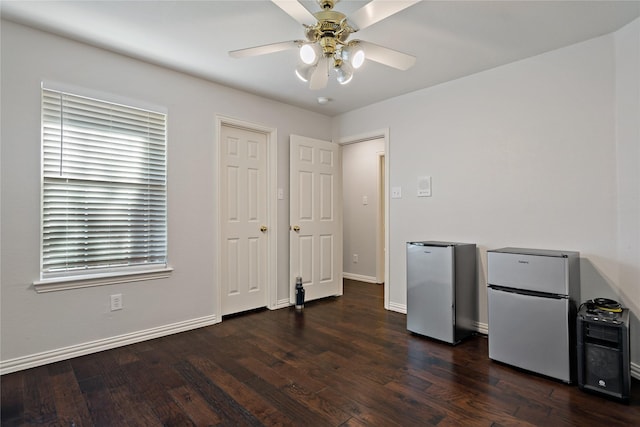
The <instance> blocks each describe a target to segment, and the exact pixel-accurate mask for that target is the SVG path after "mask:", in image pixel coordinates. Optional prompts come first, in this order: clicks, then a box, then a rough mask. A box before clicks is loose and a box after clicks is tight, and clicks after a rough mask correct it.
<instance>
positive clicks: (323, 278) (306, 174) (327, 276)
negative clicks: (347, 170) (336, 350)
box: [289, 135, 342, 304]
mask: <svg viewBox="0 0 640 427" xmlns="http://www.w3.org/2000/svg"><path fill="white" fill-rule="evenodd" d="M290 144H291V147H290V148H291V151H290V191H289V194H290V197H291V203H290V205H289V215H290V216H289V218H290V224H291V228H290V231H289V235H290V264H289V265H290V294H289V295H290V302H291V303H292V304H293V303H295V279H296V277H298V276H300V277H302V282H303V285H304V288H305V300H306V301H310V300H314V299H318V298H324V297H328V296H333V295H342V161H341V156H340V146H339V145H338V144H334V143H332V142H328V141H320V140H315V139H311V138H305V137H302V136H297V135H291V142H290Z"/></svg>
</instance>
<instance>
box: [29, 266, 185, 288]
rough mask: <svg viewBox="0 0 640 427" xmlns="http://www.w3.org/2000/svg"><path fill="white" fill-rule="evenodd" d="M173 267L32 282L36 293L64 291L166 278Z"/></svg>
mask: <svg viewBox="0 0 640 427" xmlns="http://www.w3.org/2000/svg"><path fill="white" fill-rule="evenodd" d="M172 271H173V268H171V267H162V268H158V269H154V270H145V271H139V272H128V273H110V274H93V275H91V274H87V275H82V276H75V277H56V278H51V279H43V280H38V281H37V282H33V287H34V288H35V290H36V292H37V293H45V292H55V291H66V290H69V289H79V288H90V287H93V286H102V285H115V284H118V283H129V282H140V281H143V280H155V279H166V278H168V277H170V276H171V272H172Z"/></svg>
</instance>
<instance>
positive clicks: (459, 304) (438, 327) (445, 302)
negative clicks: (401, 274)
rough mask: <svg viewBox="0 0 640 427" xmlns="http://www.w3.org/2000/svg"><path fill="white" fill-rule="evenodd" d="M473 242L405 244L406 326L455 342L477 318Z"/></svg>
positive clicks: (441, 339)
mask: <svg viewBox="0 0 640 427" xmlns="http://www.w3.org/2000/svg"><path fill="white" fill-rule="evenodd" d="M476 283H477V282H476V245H475V244H470V243H454V242H435V241H425V242H409V243H407V329H408V330H409V331H411V332H414V333H416V334H420V335H424V336H427V337H430V338H435V339H437V340H440V341H444V342H447V343H450V344H457V343H459V342H460V341H461V340H462V339H464V338H466V337H468V336H469V335H471V334H473V332H474V331H475V322H476V321H477V301H478V298H477V285H476Z"/></svg>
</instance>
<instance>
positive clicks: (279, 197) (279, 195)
mask: <svg viewBox="0 0 640 427" xmlns="http://www.w3.org/2000/svg"><path fill="white" fill-rule="evenodd" d="M278 200H284V190H283V189H282V188H278Z"/></svg>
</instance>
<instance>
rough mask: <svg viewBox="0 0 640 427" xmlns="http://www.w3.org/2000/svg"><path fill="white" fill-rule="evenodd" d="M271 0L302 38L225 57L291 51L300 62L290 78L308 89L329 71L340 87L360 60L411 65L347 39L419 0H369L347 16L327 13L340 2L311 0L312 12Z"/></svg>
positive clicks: (321, 83) (407, 58)
mask: <svg viewBox="0 0 640 427" xmlns="http://www.w3.org/2000/svg"><path fill="white" fill-rule="evenodd" d="M271 1H272V2H273V3H275V4H276V5H277V6H278V7H280V8H281V9H282V10H283V11H285V12H286V13H287V14H289V16H291V17H292V18H293V19H295V20H296V21H298V22H299V23H300V24H302V25H303V27H304V29H305V37H306V40H291V41H286V42H280V43H271V44H267V45H262V46H256V47H250V48H246V49H239V50H233V51H231V52H229V55H231V56H232V57H234V58H243V57H247V56H256V55H264V54H268V53H274V52H280V51H283V50H287V49H294V48H297V49H299V53H300V63H299V65H298V66H297V67H296V75H297V76H298V77H299V78H300V79H301V80H302V81H304V82H309V88H310V89H313V90H317V89H322V88H324V87H326V86H327V82H328V79H329V73H330V71H331V69H333V70H335V72H336V78H337V80H338V82H339V83H340V84H346V83H348V82H349V81H351V79H352V77H353V70H354V69H357V68H359V67H360V66H361V65H362V63H363V62H364V60H365V58H366V59H370V60H372V61H375V62H378V63H380V64H384V65H387V66H389V67H393V68H396V69H398V70H407V69H409V68H410V67H411V66H413V64H414V63H415V61H416V58H415V56H412V55H408V54H406V53H402V52H399V51H397V50H393V49H389V48H386V47H383V46H379V45H377V44H374V43H370V42H366V41H363V40H355V39H354V40H348V39H349V36H350V35H351V34H353V33H355V32H356V31H358V30H362V29H364V28H366V27H368V26H370V25H373V24H375V23H376V22H379V21H382V20H383V19H385V18H387V17H389V16H391V15H393V14H395V13H397V12H400V11H401V10H403V9H406V8H407V7H409V6H411V5H413V4H415V3H417V2H418V1H419V0H409V1H395V0H394V1H389V0H372V1H371V2H369V3H367V4H366V5H364V6H363V7H362V8H360V9H358V10H356V11H355V12H354V13H353V14H352V15H351V16H350V17H347V16H346V15H344V14H343V13H340V12H338V11H335V10H333V7H334V6H335V4H336V3H338V2H339V1H340V0H316V1H317V2H318V4H319V5H320V8H321V10H320V11H319V12H316V13H313V14H312V13H311V12H309V11H308V10H307V9H306V8H305V7H304V6H303V5H302V4H300V3H299V2H298V1H293V0H271Z"/></svg>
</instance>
